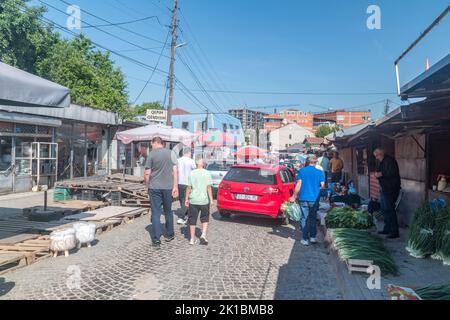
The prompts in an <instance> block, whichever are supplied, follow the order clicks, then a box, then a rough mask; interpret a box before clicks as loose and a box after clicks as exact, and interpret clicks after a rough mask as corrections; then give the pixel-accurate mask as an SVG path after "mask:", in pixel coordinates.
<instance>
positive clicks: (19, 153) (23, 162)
mask: <svg viewBox="0 0 450 320" xmlns="http://www.w3.org/2000/svg"><path fill="white" fill-rule="evenodd" d="M33 142H34V139H33V138H16V143H15V144H16V175H17V176H30V175H31V157H32V153H33V151H32V144H33Z"/></svg>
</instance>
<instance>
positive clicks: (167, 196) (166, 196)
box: [149, 189, 175, 241]
mask: <svg viewBox="0 0 450 320" xmlns="http://www.w3.org/2000/svg"><path fill="white" fill-rule="evenodd" d="M149 195H150V207H151V209H152V240H153V241H159V240H160V239H161V236H162V226H161V213H162V212H161V207H162V208H163V211H164V215H165V217H166V236H167V237H173V236H174V235H175V231H174V228H173V212H172V201H173V199H172V190H159V189H152V190H149Z"/></svg>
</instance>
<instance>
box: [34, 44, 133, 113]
mask: <svg viewBox="0 0 450 320" xmlns="http://www.w3.org/2000/svg"><path fill="white" fill-rule="evenodd" d="M36 71H37V74H38V75H40V76H42V77H44V78H46V79H49V80H52V81H54V82H57V83H59V84H61V85H63V86H66V87H68V88H70V89H71V97H72V101H73V102H74V103H77V104H81V105H86V106H91V107H95V108H98V109H103V110H108V111H113V112H118V113H119V114H124V113H125V112H126V109H127V106H128V102H127V101H128V94H127V91H126V82H125V77H124V75H123V73H122V71H121V70H120V69H119V68H117V67H115V66H114V63H113V62H112V61H111V59H110V57H109V53H103V52H100V51H98V50H95V48H94V46H93V45H92V42H91V40H90V39H88V38H86V37H85V36H83V35H80V36H79V37H77V38H74V39H71V40H61V41H59V42H58V43H57V44H55V45H54V46H53V48H52V52H51V53H50V54H49V55H48V56H47V57H46V58H44V59H42V60H40V61H38V62H37V66H36Z"/></svg>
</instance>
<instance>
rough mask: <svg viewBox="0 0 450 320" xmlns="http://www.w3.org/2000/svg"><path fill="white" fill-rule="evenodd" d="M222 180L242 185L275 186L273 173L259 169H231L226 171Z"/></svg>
mask: <svg viewBox="0 0 450 320" xmlns="http://www.w3.org/2000/svg"><path fill="white" fill-rule="evenodd" d="M224 180H225V181H230V182H242V183H256V184H270V185H274V184H277V177H276V172H275V171H272V170H262V169H259V168H254V169H253V168H232V169H230V171H228V173H227V175H226V176H225V178H224Z"/></svg>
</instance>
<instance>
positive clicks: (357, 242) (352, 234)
mask: <svg viewBox="0 0 450 320" xmlns="http://www.w3.org/2000/svg"><path fill="white" fill-rule="evenodd" d="M330 234H331V238H332V239H333V245H334V247H335V248H336V250H338V252H339V255H340V257H341V259H343V260H347V259H358V260H370V261H373V263H374V265H376V266H378V267H380V269H381V271H382V272H383V273H385V274H392V275H396V274H398V268H397V266H396V264H395V262H394V260H393V259H392V256H391V255H390V253H389V252H388V251H387V249H386V248H385V246H384V245H383V242H382V240H381V239H379V238H377V237H375V236H373V235H371V234H370V233H368V232H367V231H364V230H356V229H342V228H338V229H331V230H330Z"/></svg>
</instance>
